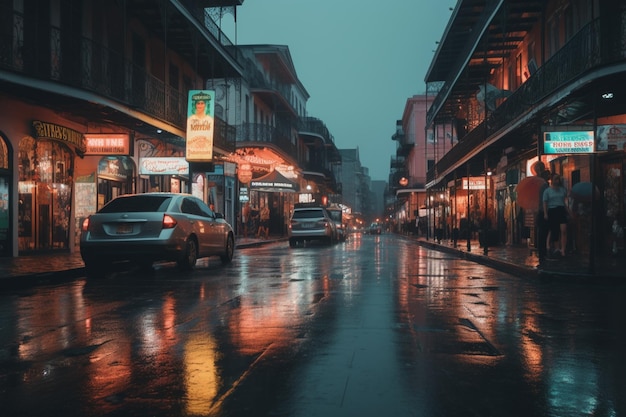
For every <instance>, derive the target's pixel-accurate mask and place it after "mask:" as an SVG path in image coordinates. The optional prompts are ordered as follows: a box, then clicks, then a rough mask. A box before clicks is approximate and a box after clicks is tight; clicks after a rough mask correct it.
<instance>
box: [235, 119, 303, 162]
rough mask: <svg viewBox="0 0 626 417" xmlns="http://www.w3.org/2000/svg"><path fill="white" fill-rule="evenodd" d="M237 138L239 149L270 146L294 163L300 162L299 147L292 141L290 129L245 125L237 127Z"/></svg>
mask: <svg viewBox="0 0 626 417" xmlns="http://www.w3.org/2000/svg"><path fill="white" fill-rule="evenodd" d="M236 138H237V140H236V142H237V147H246V146H251V147H255V146H257V147H258V146H269V147H272V148H274V149H276V150H279V151H281V152H282V153H284V154H285V155H287V156H288V157H290V158H291V159H293V160H294V161H297V160H298V153H297V147H296V145H295V143H294V142H292V140H291V136H290V130H289V129H286V128H283V129H281V128H278V127H274V126H269V125H265V124H261V123H243V124H241V125H239V126H237V130H236Z"/></svg>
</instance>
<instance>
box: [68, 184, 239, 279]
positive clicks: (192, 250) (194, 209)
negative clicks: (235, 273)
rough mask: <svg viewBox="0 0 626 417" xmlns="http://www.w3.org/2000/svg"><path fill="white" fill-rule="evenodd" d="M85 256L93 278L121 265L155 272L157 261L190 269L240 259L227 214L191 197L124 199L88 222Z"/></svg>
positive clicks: (82, 244)
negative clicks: (201, 262) (214, 259)
mask: <svg viewBox="0 0 626 417" xmlns="http://www.w3.org/2000/svg"><path fill="white" fill-rule="evenodd" d="M81 231H82V233H81V238H80V254H81V256H82V258H83V261H84V262H85V267H86V268H87V271H88V273H90V274H91V275H96V274H101V273H102V272H103V271H105V270H106V269H107V267H108V266H110V265H111V264H113V263H114V262H118V261H131V262H134V263H137V264H138V265H139V266H141V267H143V268H151V267H152V264H153V263H154V262H156V261H176V262H177V264H178V266H179V267H180V268H181V269H184V270H191V269H193V268H194V267H195V264H196V261H197V260H198V259H199V258H203V257H208V256H219V257H220V258H221V261H222V263H224V264H226V263H229V262H230V261H231V260H232V258H233V255H234V249H235V238H234V233H233V229H232V227H231V226H230V224H228V222H226V220H224V218H223V216H222V215H220V214H217V213H215V212H213V211H212V210H211V209H210V208H209V207H208V206H207V205H206V204H205V203H204V202H203V201H202V200H200V199H199V198H197V197H194V196H192V195H188V194H176V193H146V194H129V195H122V196H119V197H117V198H116V199H114V200H112V201H111V202H109V203H108V204H106V205H105V206H104V207H102V208H101V209H100V210H99V211H98V212H97V213H95V214H93V215H91V216H89V217H88V218H87V219H85V221H84V222H83V224H82V228H81Z"/></svg>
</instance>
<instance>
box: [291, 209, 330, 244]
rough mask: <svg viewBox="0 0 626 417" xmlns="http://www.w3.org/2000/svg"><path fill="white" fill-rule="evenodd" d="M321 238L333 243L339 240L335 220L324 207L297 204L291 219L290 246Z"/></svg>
mask: <svg viewBox="0 0 626 417" xmlns="http://www.w3.org/2000/svg"><path fill="white" fill-rule="evenodd" d="M312 240H321V241H325V242H326V243H328V244H329V245H330V244H333V243H335V242H336V241H337V231H336V226H335V222H334V221H333V219H332V218H331V217H330V215H329V214H328V212H327V211H326V209H325V208H324V207H321V206H296V207H295V208H294V210H293V214H292V215H291V220H290V221H289V246H291V247H292V248H293V247H295V246H297V245H298V243H302V244H304V243H305V242H307V241H312Z"/></svg>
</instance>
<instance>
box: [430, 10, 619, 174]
mask: <svg viewBox="0 0 626 417" xmlns="http://www.w3.org/2000/svg"><path fill="white" fill-rule="evenodd" d="M624 16H625V17H626V13H625V14H624ZM622 21H624V19H622ZM621 32H622V33H626V25H625V26H624V27H623V28H622V29H621ZM601 33H602V31H601V20H600V19H597V20H595V21H593V22H591V23H590V24H589V25H587V26H586V27H584V28H583V29H582V30H581V31H579V32H578V33H577V34H576V35H575V36H574V37H573V38H572V39H571V40H570V41H569V42H568V43H567V44H566V45H564V46H563V47H562V48H561V49H560V50H559V51H558V52H557V53H555V54H554V55H553V56H552V57H551V58H550V59H549V60H547V61H546V62H545V64H544V65H542V66H541V67H539V68H538V69H537V71H536V72H535V73H534V74H533V75H532V76H530V77H529V78H528V80H527V81H526V82H525V83H524V84H522V85H521V86H520V88H518V89H517V90H516V91H514V92H513V93H512V94H511V95H510V96H509V97H507V98H506V100H504V101H503V102H502V104H501V105H499V106H498V107H497V108H496V109H495V110H494V111H493V112H491V113H489V114H488V116H487V119H486V120H483V121H482V122H480V123H479V124H478V125H477V126H476V127H475V128H473V129H472V130H470V131H469V132H468V133H467V135H465V136H464V137H463V138H462V139H461V140H460V141H459V143H458V144H457V145H456V146H454V147H452V148H451V149H450V151H449V152H447V153H446V154H445V155H444V156H443V157H442V158H441V159H440V160H439V161H438V162H437V163H436V165H435V167H434V169H432V170H430V171H429V172H428V182H432V181H434V180H436V179H440V178H441V176H442V175H446V173H448V172H451V170H452V169H454V167H456V166H458V165H459V164H460V163H463V162H464V161H466V160H468V158H471V157H473V156H475V155H477V154H478V153H480V152H481V151H483V150H485V149H487V148H489V147H491V148H493V147H492V145H493V143H494V142H495V141H496V140H497V141H498V147H497V148H498V149H504V148H506V147H508V146H515V147H516V148H518V149H524V148H525V149H532V148H533V147H536V145H537V134H538V133H539V130H538V129H539V127H540V126H541V125H542V124H543V123H545V120H551V121H552V122H553V123H558V124H568V123H576V122H580V120H581V118H584V117H589V115H590V114H593V113H594V112H595V113H596V114H597V115H598V116H599V117H601V116H603V115H605V116H606V115H610V114H615V112H619V111H622V110H623V107H624V105H626V103H613V104H612V105H611V106H606V107H599V105H598V103H597V100H595V96H594V92H595V91H596V89H597V88H603V86H607V87H609V86H610V87H611V88H615V86H617V85H621V82H620V81H619V80H620V78H621V77H622V74H623V72H621V71H620V70H619V67H618V66H615V64H616V63H620V62H621V63H623V62H624V56H626V42H624V41H623V39H625V38H624V37H622V39H621V40H620V39H615V40H612V41H611V42H606V43H604V44H603V43H602V42H601V41H600V40H601V38H600V35H601ZM576 83H577V84H576ZM575 84H576V85H577V86H575V87H571V86H572V85H575ZM559 91H561V92H562V93H563V94H561V96H562V99H561V100H560V101H558V102H553V101H552V99H551V97H553V96H554V94H556V93H558V92H559ZM515 124H518V126H517V127H518V129H525V128H524V124H525V125H526V126H527V128H526V130H525V131H524V133H523V134H518V135H508V136H506V135H504V133H502V134H500V133H499V132H503V131H504V130H505V128H506V127H510V126H512V125H515ZM521 131H523V130H520V132H521ZM498 149H496V150H495V152H496V153H497V154H498V155H497V156H499V154H500V153H499V151H498ZM476 167H477V169H478V170H482V169H483V168H482V165H481V164H480V163H478V164H476Z"/></svg>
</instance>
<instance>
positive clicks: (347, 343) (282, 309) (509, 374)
mask: <svg viewBox="0 0 626 417" xmlns="http://www.w3.org/2000/svg"><path fill="white" fill-rule="evenodd" d="M624 292H625V288H624V286H619V285H617V286H607V285H588V284H586V285H581V284H580V283H571V284H570V283H563V282H559V283H555V282H545V281H541V280H524V279H522V278H519V277H514V276H510V275H507V274H504V273H502V272H498V271H496V270H493V269H491V268H488V267H485V266H481V265H478V264H475V263H472V262H469V261H466V260H461V259H458V258H455V257H454V256H452V255H446V254H444V253H441V252H433V251H430V250H428V249H426V248H423V247H420V246H417V245H416V244H415V243H414V242H411V241H408V240H403V239H399V238H397V237H396V236H388V235H384V234H383V235H381V236H353V237H351V238H350V239H349V240H348V241H347V242H345V243H342V244H340V245H336V246H323V245H319V246H311V247H305V248H294V249H291V248H289V247H288V245H287V244H286V243H277V244H272V245H268V246H267V247H263V248H250V249H245V250H241V251H239V252H238V256H237V258H236V259H235V260H234V261H233V263H232V265H229V266H227V267H222V266H221V265H220V264H219V262H212V261H206V262H203V263H201V264H200V265H199V268H198V269H197V270H196V271H195V272H193V273H188V274H181V273H179V272H178V271H177V270H176V269H173V268H163V269H161V270H158V271H156V272H155V274H153V275H149V276H139V275H133V273H126V274H119V275H117V276H114V277H111V278H108V279H105V280H100V281H93V280H78V281H76V282H73V283H67V284H63V285H56V286H47V287H46V286H42V287H38V288H36V289H33V290H29V291H25V292H22V293H15V294H4V295H0V318H1V321H0V330H1V331H0V402H2V404H3V409H4V410H5V411H4V412H6V413H8V414H7V415H25V416H27V415H33V416H34V415H64V416H65V417H72V416H85V415H89V416H99V415H103V416H104V415H151V416H248V415H254V416H289V417H299V416H306V417H312V416H324V417H332V416H349V415H363V416H367V415H377V416H378V415H398V416H413V415H415V416H467V415H481V416H483V415H506V416H520V417H521V416H524V417H527V416H540V417H541V416H559V417H560V416H578V415H606V416H617V415H621V414H624V413H625V412H626V411H625V410H626V403H625V401H626V400H625V399H624V398H625V397H626V396H624V395H623V394H624V392H626V377H625V376H624V375H626V373H625V372H624V371H625V370H626V366H625V364H626V362H625V361H624V359H623V353H622V352H623V351H624V348H626V337H625V336H624V334H626V332H625V331H624V330H626V329H625V326H626V325H625V324H624V322H623V320H621V317H624V313H625V311H624V307H623V303H622V299H623V296H624V295H625V294H624ZM34 398H36V399H37V401H34V400H33V399H34Z"/></svg>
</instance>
